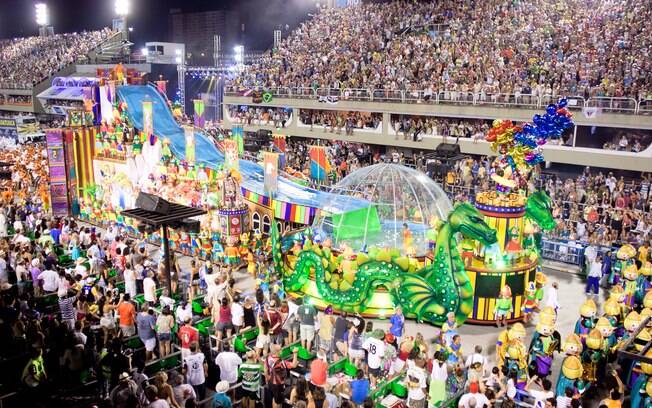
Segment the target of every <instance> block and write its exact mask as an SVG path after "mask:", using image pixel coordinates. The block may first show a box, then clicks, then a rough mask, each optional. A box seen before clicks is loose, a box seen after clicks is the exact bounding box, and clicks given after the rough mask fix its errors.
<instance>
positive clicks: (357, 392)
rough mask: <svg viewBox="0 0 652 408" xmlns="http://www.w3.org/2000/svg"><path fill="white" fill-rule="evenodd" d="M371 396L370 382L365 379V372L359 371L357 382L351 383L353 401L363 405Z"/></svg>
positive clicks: (356, 376)
mask: <svg viewBox="0 0 652 408" xmlns="http://www.w3.org/2000/svg"><path fill="white" fill-rule="evenodd" d="M368 395H369V380H368V379H366V378H365V375H364V371H362V370H358V372H357V373H356V375H355V380H353V381H351V401H353V402H354V403H355V404H362V403H363V402H364V401H365V399H367V396H368Z"/></svg>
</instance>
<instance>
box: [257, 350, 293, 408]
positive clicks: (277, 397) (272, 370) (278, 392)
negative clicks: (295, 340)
mask: <svg viewBox="0 0 652 408" xmlns="http://www.w3.org/2000/svg"><path fill="white" fill-rule="evenodd" d="M298 351H299V350H298V349H297V348H294V349H293V350H292V361H291V362H287V361H285V360H283V359H281V357H280V353H281V346H280V345H278V344H272V346H271V347H270V353H269V356H268V357H267V361H266V362H265V379H266V381H267V387H268V389H269V392H270V394H271V395H272V407H273V408H281V407H282V405H283V400H284V399H285V380H286V379H287V377H288V370H289V369H291V368H294V367H296V365H297V352H298Z"/></svg>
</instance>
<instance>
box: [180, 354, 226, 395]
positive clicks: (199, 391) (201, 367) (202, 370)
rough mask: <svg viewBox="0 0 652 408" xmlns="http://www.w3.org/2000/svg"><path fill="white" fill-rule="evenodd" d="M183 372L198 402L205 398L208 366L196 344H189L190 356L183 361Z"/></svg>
mask: <svg viewBox="0 0 652 408" xmlns="http://www.w3.org/2000/svg"><path fill="white" fill-rule="evenodd" d="M183 372H184V374H185V375H186V379H187V380H188V384H190V385H191V386H192V388H193V389H194V390H195V395H197V397H198V398H199V400H200V401H201V400H203V399H204V398H205V397H206V387H205V382H206V376H207V375H208V364H207V363H206V359H205V358H204V353H202V352H201V351H200V350H199V344H197V342H192V343H191V344H190V354H189V355H188V356H187V357H186V358H185V359H184V363H183ZM227 388H228V383H227Z"/></svg>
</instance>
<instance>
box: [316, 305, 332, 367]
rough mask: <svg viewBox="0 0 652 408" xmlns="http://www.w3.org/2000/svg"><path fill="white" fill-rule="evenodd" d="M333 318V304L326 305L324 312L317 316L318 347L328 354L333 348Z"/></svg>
mask: <svg viewBox="0 0 652 408" xmlns="http://www.w3.org/2000/svg"><path fill="white" fill-rule="evenodd" d="M334 323H335V319H333V306H330V305H329V306H328V307H326V309H325V310H324V313H323V314H321V315H320V316H319V334H318V337H319V347H320V348H321V349H323V350H326V353H327V354H328V355H330V354H331V351H332V350H333V326H334Z"/></svg>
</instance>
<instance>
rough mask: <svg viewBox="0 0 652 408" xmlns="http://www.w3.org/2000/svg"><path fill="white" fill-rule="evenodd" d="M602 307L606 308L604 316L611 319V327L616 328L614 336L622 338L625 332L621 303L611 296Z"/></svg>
mask: <svg viewBox="0 0 652 408" xmlns="http://www.w3.org/2000/svg"><path fill="white" fill-rule="evenodd" d="M602 308H603V309H604V317H605V318H606V319H607V320H609V323H610V324H611V327H613V328H614V336H615V337H616V340H618V339H620V338H621V337H623V335H624V334H625V329H624V328H623V317H622V309H621V308H620V305H619V304H618V302H617V301H616V300H615V299H613V298H609V299H607V301H606V302H604V305H603V306H602Z"/></svg>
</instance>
